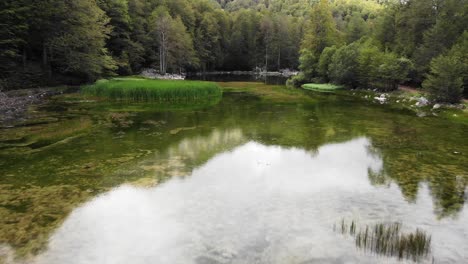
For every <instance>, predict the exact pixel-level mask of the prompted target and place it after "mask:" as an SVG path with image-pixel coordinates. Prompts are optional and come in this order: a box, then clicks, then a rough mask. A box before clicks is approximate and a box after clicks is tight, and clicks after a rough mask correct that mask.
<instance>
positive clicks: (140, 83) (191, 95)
mask: <svg viewBox="0 0 468 264" xmlns="http://www.w3.org/2000/svg"><path fill="white" fill-rule="evenodd" d="M82 92H83V94H85V95H88V96H95V97H101V98H106V99H110V100H121V101H136V102H187V101H197V100H200V99H206V98H217V97H218V98H219V97H221V95H222V91H221V89H220V88H219V86H218V85H217V84H216V83H212V82H203V81H181V80H149V79H136V78H131V79H130V78H116V79H112V80H100V81H97V82H96V83H95V84H93V85H86V86H83V87H82Z"/></svg>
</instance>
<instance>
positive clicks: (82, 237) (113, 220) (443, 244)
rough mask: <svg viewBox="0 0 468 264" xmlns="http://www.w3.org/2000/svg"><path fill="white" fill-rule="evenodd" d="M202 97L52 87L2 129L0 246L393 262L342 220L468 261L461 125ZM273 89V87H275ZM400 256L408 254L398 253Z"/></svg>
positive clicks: (116, 257)
mask: <svg viewBox="0 0 468 264" xmlns="http://www.w3.org/2000/svg"><path fill="white" fill-rule="evenodd" d="M222 85H223V87H224V88H225V89H226V91H229V92H226V93H225V94H224V96H223V99H222V101H221V102H219V103H218V104H217V105H214V106H197V107H194V108H188V107H187V106H181V107H177V106H174V107H172V108H171V109H169V110H165V109H161V108H160V107H157V106H151V105H133V106H127V105H118V104H107V103H101V104H97V103H93V102H86V101H79V100H80V99H79V98H78V99H77V98H76V97H74V96H65V97H60V98H58V99H57V100H56V101H54V102H51V103H50V104H47V105H45V106H43V107H40V108H38V109H37V111H36V112H33V113H31V114H33V115H37V117H38V119H40V120H42V121H43V122H38V123H37V124H29V125H26V126H22V127H17V128H13V129H3V130H1V133H0V157H1V159H0V166H1V174H0V177H1V178H0V197H1V200H0V202H1V204H0V216H1V217H0V219H1V220H0V243H1V244H2V247H1V249H0V254H2V255H4V258H5V259H10V260H11V261H13V259H16V261H21V260H26V261H27V262H32V263H376V262H377V263H394V262H395V263H400V262H402V261H399V260H398V259H396V258H392V257H384V256H377V255H375V254H373V253H371V252H364V251H362V250H359V249H357V248H356V247H355V245H354V240H353V239H352V238H351V237H349V236H343V235H342V234H339V233H337V232H334V231H333V225H334V224H336V223H338V222H340V221H341V220H342V219H346V220H354V221H357V222H359V223H360V224H375V223H381V222H387V223H392V222H401V223H402V224H403V227H404V229H405V230H406V231H414V230H415V229H416V228H420V229H423V230H425V231H426V232H428V233H429V234H431V235H432V252H431V255H430V256H429V257H428V258H426V259H423V260H422V261H423V262H429V263H430V262H432V260H433V259H434V260H435V261H436V263H457V262H458V263H463V262H467V261H468V246H467V245H468V225H467V224H466V223H468V211H467V205H466V204H465V201H466V199H467V194H466V189H467V187H466V186H467V182H468V175H467V171H468V167H467V166H468V165H467V164H468V158H467V156H466V153H468V145H467V141H466V135H467V132H468V126H467V125H466V124H463V123H454V122H452V121H451V120H446V119H443V118H438V117H433V116H426V117H417V115H416V114H415V113H413V112H411V111H407V110H398V109H392V108H391V107H388V106H380V105H375V104H370V103H368V102H363V101H359V100H358V99H356V98H353V97H348V96H335V95H315V94H312V93H303V92H299V91H290V90H286V89H284V88H282V87H280V86H271V85H263V84H260V83H224V84H222ZM282 94H284V96H282ZM403 262H410V261H403Z"/></svg>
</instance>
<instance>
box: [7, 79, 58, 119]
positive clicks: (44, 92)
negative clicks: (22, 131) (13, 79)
mask: <svg viewBox="0 0 468 264" xmlns="http://www.w3.org/2000/svg"><path fill="white" fill-rule="evenodd" d="M62 93H63V89H57V88H35V89H24V90H13V91H7V92H1V91H0V127H11V126H13V124H15V123H18V122H21V121H24V120H26V119H27V110H28V108H29V107H30V106H31V105H34V104H39V103H41V102H43V101H44V100H45V99H46V98H49V97H50V96H53V95H57V94H62Z"/></svg>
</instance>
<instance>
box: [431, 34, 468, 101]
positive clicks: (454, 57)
mask: <svg viewBox="0 0 468 264" xmlns="http://www.w3.org/2000/svg"><path fill="white" fill-rule="evenodd" d="M467 72H468V32H465V33H464V34H463V35H462V36H461V37H460V39H459V41H458V43H457V44H456V45H454V47H453V48H452V49H451V50H450V51H449V52H448V53H447V54H442V55H439V56H438V57H436V58H434V59H433V60H432V61H431V65H430V74H428V76H427V79H426V80H425V81H424V82H423V87H424V88H425V89H427V90H428V91H429V92H430V94H431V97H432V98H433V99H434V100H436V101H439V102H447V103H458V102H460V100H461V98H462V96H463V90H464V89H466V87H467V80H468V73H467Z"/></svg>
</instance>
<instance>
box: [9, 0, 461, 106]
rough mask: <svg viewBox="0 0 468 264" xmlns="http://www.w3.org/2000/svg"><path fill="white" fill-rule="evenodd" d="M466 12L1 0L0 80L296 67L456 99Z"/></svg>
mask: <svg viewBox="0 0 468 264" xmlns="http://www.w3.org/2000/svg"><path fill="white" fill-rule="evenodd" d="M467 11H468V4H467V1H465V0H406V1H405V0H366V1H361V0H330V1H327V0H233V1H227V0H217V1H214V0H81V1H66V0H34V1H32V0H4V1H1V3H0V21H1V24H2V25H1V27H0V59H1V61H2V63H1V64H0V71H1V76H0V78H1V82H0V85H1V86H0V87H1V88H2V89H13V88H25V87H38V86H45V85H53V84H62V83H65V84H80V83H83V82H91V81H94V80H96V79H98V78H101V77H103V76H112V75H132V74H138V73H139V72H140V71H141V70H142V69H143V68H149V67H151V68H155V69H157V70H159V71H160V73H163V74H164V73H166V72H177V73H178V72H188V71H191V72H200V71H213V70H225V71H226V70H229V71H230V70H253V69H257V70H268V71H276V70H279V69H286V68H289V69H298V68H299V69H300V70H301V72H302V73H301V74H300V75H299V76H297V77H296V78H294V79H293V80H292V83H293V84H296V85H297V84H300V83H304V82H309V81H317V82H333V83H338V84H343V85H346V86H349V87H362V88H366V87H369V86H372V87H377V88H379V89H382V90H392V89H394V88H395V87H396V85H398V84H399V83H410V84H413V85H421V84H422V85H423V87H425V88H427V89H429V90H431V89H432V90H434V91H435V93H437V91H438V90H443V91H445V92H444V94H443V95H440V97H441V100H443V101H457V100H459V99H460V96H461V94H462V91H463V88H464V87H466V85H467V79H468V78H467V72H468V70H467V64H468V63H467V61H468V59H467V56H468V55H467V54H468V44H467V43H468V33H467V32H466V25H468V16H467V15H466V13H467ZM441 87H442V88H441ZM448 90H450V91H448ZM465 90H466V89H465ZM444 96H445V97H444ZM442 97H444V98H442Z"/></svg>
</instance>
